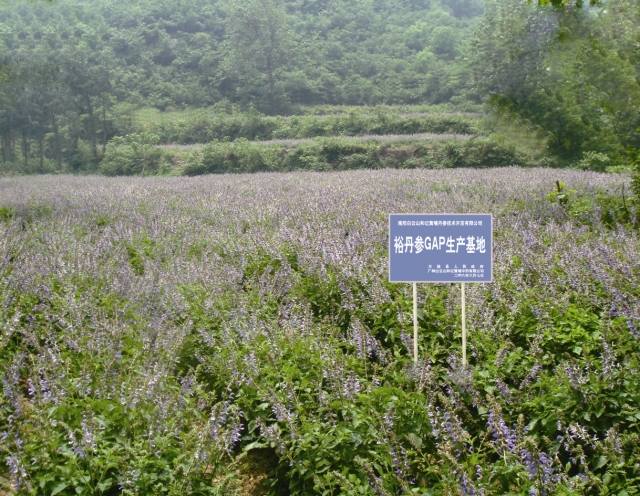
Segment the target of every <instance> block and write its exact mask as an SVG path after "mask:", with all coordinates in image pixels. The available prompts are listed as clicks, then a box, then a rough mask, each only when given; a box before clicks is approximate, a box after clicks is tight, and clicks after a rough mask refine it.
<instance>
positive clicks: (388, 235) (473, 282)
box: [387, 212, 494, 284]
mask: <svg viewBox="0 0 640 496" xmlns="http://www.w3.org/2000/svg"><path fill="white" fill-rule="evenodd" d="M392 215H432V216H435V215H443V216H444V215H448V216H453V215H457V216H465V215H488V216H489V217H490V218H491V279H490V280H489V281H422V280H420V281H392V280H391V253H390V251H389V247H390V246H391V245H390V243H391V216H392ZM387 239H388V241H387V253H388V255H387V258H388V260H387V281H388V282H390V283H392V284H395V283H398V284H400V283H408V284H411V283H414V282H415V283H421V284H461V283H466V282H468V283H471V284H491V283H493V267H494V265H493V251H494V250H493V214H487V213H476V212H468V213H464V214H461V213H455V214H448V213H433V214H431V213H425V212H422V213H409V212H404V213H391V214H389V216H388V217H387Z"/></svg>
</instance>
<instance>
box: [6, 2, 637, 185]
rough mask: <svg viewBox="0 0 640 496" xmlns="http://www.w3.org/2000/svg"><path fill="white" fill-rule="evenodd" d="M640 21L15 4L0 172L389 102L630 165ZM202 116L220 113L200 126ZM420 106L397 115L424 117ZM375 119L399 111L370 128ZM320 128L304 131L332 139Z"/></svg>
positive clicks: (411, 7) (578, 14) (632, 10)
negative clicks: (173, 117) (470, 115)
mask: <svg viewBox="0 0 640 496" xmlns="http://www.w3.org/2000/svg"><path fill="white" fill-rule="evenodd" d="M543 3H544V2H543ZM638 26H640V9H639V8H638V5H637V4H636V3H635V2H634V1H632V0H620V1H616V2H612V3H611V4H609V2H604V3H600V4H599V5H598V6H595V7H588V6H581V7H576V6H575V5H574V6H573V7H571V8H568V9H565V8H563V9H554V8H552V7H549V8H539V7H538V6H537V5H533V4H532V3H531V2H529V3H527V2H522V1H520V0H509V1H505V2H497V1H495V0H491V1H483V0H403V1H393V2H392V1H390V0H358V1H354V2H339V1H335V0H286V1H279V0H250V1H246V2H237V1H233V0H195V1H186V0H183V1H178V2H176V1H173V0H172V1H169V0H145V1H141V2H124V1H121V0H97V1H88V0H87V1H85V0H58V1H56V2H20V3H17V4H16V3H8V2H7V3H3V4H2V5H0V28H1V29H0V59H1V66H0V67H1V73H0V78H1V82H0V145H1V155H0V159H1V161H2V168H3V169H4V170H5V171H20V172H61V171H71V172H82V171H94V170H97V167H98V166H99V163H100V162H101V161H103V159H104V158H105V155H106V156H107V158H109V154H110V149H109V147H108V146H107V145H108V144H109V142H110V140H112V139H113V138H116V141H115V142H114V143H113V146H111V150H113V151H114V153H115V156H116V157H121V156H122V155H123V153H122V150H121V149H118V146H119V145H122V143H123V142H122V137H124V136H127V135H133V138H126V139H125V142H126V143H129V145H128V146H130V143H131V142H132V141H133V142H134V144H136V145H138V144H139V145H140V146H138V147H137V148H136V150H137V151H136V152H135V153H134V154H137V155H140V154H141V153H143V152H141V151H140V150H148V148H149V146H152V147H153V146H155V145H157V144H159V143H163V144H169V143H193V142H196V141H197V140H198V137H200V138H201V139H204V143H209V142H211V141H216V140H219V139H226V140H234V139H237V138H246V139H249V140H251V139H256V137H258V138H259V137H264V138H265V139H271V138H282V137H284V138H293V137H298V135H299V133H296V134H291V133H289V134H285V135H282V133H280V134H278V133H275V134H273V133H272V134H269V133H264V132H263V131H262V130H261V128H260V129H258V130H256V129H255V125H256V122H257V121H260V122H258V123H257V125H258V127H260V126H263V125H264V121H265V119H266V120H268V117H267V116H269V115H291V114H303V115H304V114H309V113H311V114H314V113H318V112H316V111H314V110H313V107H310V106H318V105H342V106H344V105H351V106H355V107H354V109H355V110H353V109H352V113H356V114H357V113H360V114H361V113H362V109H363V108H364V109H371V107H370V106H379V105H385V106H389V105H396V106H397V105H404V106H410V105H421V106H423V107H424V106H425V105H427V104H431V105H439V107H437V108H438V110H442V108H443V107H442V105H445V107H444V108H445V110H449V111H451V110H452V109H453V110H455V111H458V110H469V109H471V110H477V109H478V104H488V105H489V106H488V107H485V108H488V109H490V110H491V113H492V115H493V121H492V122H489V123H488V124H487V122H485V123H484V124H485V125H484V126H476V129H475V131H476V134H485V135H486V134H488V135H490V134H491V133H492V131H494V130H495V129H493V128H492V126H495V125H496V124H495V121H496V120H497V121H505V120H506V122H508V123H509V126H511V127H512V128H522V127H523V126H524V127H526V129H527V130H528V132H529V133H530V134H531V135H535V136H536V137H537V138H538V140H537V141H536V142H535V144H534V146H536V147H538V148H544V152H545V154H546V157H545V160H546V162H545V161H544V160H542V161H540V160H537V162H535V163H536V165H540V164H541V163H542V164H554V165H557V164H560V165H562V164H580V165H581V166H582V167H587V168H596V169H604V168H606V167H607V166H616V165H624V164H629V163H633V162H634V161H635V160H636V159H637V157H636V155H637V147H638V145H639V144H640V135H639V134H638V128H639V127H640V112H639V111H638V109H639V108H640V84H639V77H640V76H639V75H640V55H639V51H638V48H637V46H638V42H639V41H638V40H640V29H639V28H638ZM366 106H369V107H366ZM309 108H311V109H312V110H311V111H309ZM198 109H200V111H201V110H202V109H207V112H206V115H204V116H203V114H202V112H201V113H200V114H199V115H197V116H196V117H193V116H194V115H195V114H196V113H197V112H198ZM423 110H424V108H419V109H418V112H416V111H415V109H412V108H406V107H405V108H404V109H402V110H398V109H397V108H395V109H393V112H391V113H393V114H394V115H395V114H400V115H404V116H405V117H407V114H409V117H411V118H415V117H416V115H415V114H421V113H422V112H421V111H423ZM153 111H160V112H161V113H163V112H164V111H173V112H176V111H181V112H182V116H187V118H186V120H187V121H189V122H188V123H187V124H186V129H185V126H182V128H181V129H179V130H176V129H173V130H170V131H167V128H166V125H165V127H158V126H154V125H148V124H149V122H143V123H141V122H140V121H141V120H140V118H139V116H140V115H141V114H140V112H143V115H146V114H144V112H147V114H148V112H153ZM336 112H338V111H337V110H336V109H335V107H334V108H331V107H330V108H329V109H328V110H326V112H324V113H325V114H326V113H328V114H330V115H329V117H331V114H333V113H336ZM374 112H377V114H380V113H383V114H384V113H389V112H390V110H389V108H388V107H386V108H377V110H376V108H374V110H373V111H369V110H367V111H365V112H364V114H365V115H364V116H363V115H359V117H360V118H361V120H366V119H368V118H369V116H370V115H371V114H372V113H374ZM319 113H323V112H319ZM229 116H232V120H233V123H232V124H233V126H236V127H235V128H234V130H232V131H229V130H228V128H229V127H230V125H229V124H228V122H227V121H228V119H227V121H225V122H223V123H222V124H220V120H221V119H223V120H224V118H229ZM322 117H323V118H325V120H326V117H327V116H322ZM356 117H358V115H357V116H356ZM418 117H420V115H418ZM260 119H262V120H260ZM212 120H213V121H215V122H213V123H212V122H211V121H212ZM317 120H322V119H316V120H315V121H314V122H311V123H309V122H308V121H305V123H304V124H305V125H307V127H318V124H317V122H316V121H317ZM238 122H240V124H238ZM151 124H153V122H152V123H151ZM164 124H166V119H165V120H164ZM172 124H173V125H174V127H175V126H176V125H177V124H176V123H175V122H174V123H172ZM332 126H333V127H334V128H339V129H343V128H344V127H345V125H343V123H341V122H338V123H333V124H332ZM203 127H208V128H209V131H208V132H204V133H202V132H200V130H201V128H203ZM212 127H213V128H215V129H211V128H212ZM220 127H222V128H223V129H222V130H221V129H220ZM231 127H232V126H231ZM289 127H291V126H289ZM330 127H331V126H330ZM405 127H409V128H411V130H412V131H411V132H430V131H431V129H432V126H431V125H430V124H423V125H417V126H413V125H411V126H405ZM440 127H442V126H440ZM444 129H445V131H452V132H455V131H456V130H457V128H455V127H454V128H451V127H448V128H447V127H446V126H445V127H444ZM199 132H200V134H198V133H199ZM379 132H380V133H394V132H395V131H394V129H393V128H392V127H389V128H385V127H384V126H382V127H381V128H380V129H379ZM367 133H368V129H366V126H365V127H361V128H357V129H353V130H352V134H367ZM178 134H180V135H181V139H179V140H175V139H168V138H167V136H168V137H170V138H174V137H175V136H176V135H178ZM343 134H348V133H347V132H346V131H344V132H343V131H341V132H338V133H336V135H343ZM325 135H327V132H326V131H323V132H320V133H318V134H317V136H325ZM519 144H520V143H518V142H516V143H515V144H514V143H507V145H508V146H510V147H511V148H512V149H510V150H508V151H506V152H505V151H504V150H502V151H501V152H500V153H499V155H500V157H501V160H502V159H503V158H504V156H505V154H506V155H507V156H515V155H517V150H513V147H514V146H515V147H517V146H518V145H519ZM494 145H495V144H492V146H493V147H494V148H495V146H494ZM503 145H504V143H503ZM451 146H454V147H455V146H456V145H451ZM145 147H146V148H145ZM492 149H493V148H492ZM144 153H147V152H144ZM452 153H453V154H459V153H464V151H462V152H459V151H458V150H454V151H453V152H450V153H449V155H451V154H452ZM112 155H113V154H112ZM147 155H148V153H147ZM485 155H486V154H485ZM521 155H522V154H521ZM112 158H113V157H112ZM138 158H140V157H138ZM418 158H419V159H422V158H424V157H422V156H421V157H418ZM538 158H539V157H538ZM141 160H142V161H144V160H147V161H149V160H148V157H146V155H145V157H143V158H142V159H140V160H138V161H141ZM176 161H177V162H180V159H175V157H168V158H167V157H159V158H158V157H155V158H153V157H152V158H151V159H150V162H151V166H150V167H146V166H144V165H143V166H137V167H124V168H120V169H118V170H121V172H122V173H138V172H140V171H141V170H146V171H148V172H159V171H166V170H169V169H171V168H172V166H168V167H163V166H162V163H164V162H166V163H170V164H175V163H176ZM378 162H379V161H378ZM529 162H530V161H529V160H526V159H522V160H520V161H516V162H515V163H520V164H527V163H529ZM440 165H443V164H440ZM445 165H446V164H445ZM486 165H497V163H491V162H489V163H487V164H486ZM330 166H331V165H330ZM296 167H298V168H304V165H303V164H297V165H296ZM106 170H112V169H109V167H106Z"/></svg>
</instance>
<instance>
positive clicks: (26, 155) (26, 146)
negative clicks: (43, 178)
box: [22, 129, 29, 169]
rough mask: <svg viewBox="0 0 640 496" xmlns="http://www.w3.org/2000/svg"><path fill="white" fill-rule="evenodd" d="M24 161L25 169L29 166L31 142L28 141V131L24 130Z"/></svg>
mask: <svg viewBox="0 0 640 496" xmlns="http://www.w3.org/2000/svg"><path fill="white" fill-rule="evenodd" d="M22 160H23V163H24V167H25V169H26V168H27V167H28V166H29V141H28V139H27V131H26V130H24V129H23V130H22Z"/></svg>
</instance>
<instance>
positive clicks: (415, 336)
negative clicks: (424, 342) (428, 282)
mask: <svg viewBox="0 0 640 496" xmlns="http://www.w3.org/2000/svg"><path fill="white" fill-rule="evenodd" d="M413 363H418V284H417V283H415V282H414V283H413Z"/></svg>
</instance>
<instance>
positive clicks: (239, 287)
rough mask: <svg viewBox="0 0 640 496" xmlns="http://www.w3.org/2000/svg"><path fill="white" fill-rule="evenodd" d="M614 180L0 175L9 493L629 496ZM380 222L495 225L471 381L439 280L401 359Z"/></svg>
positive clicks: (624, 325) (629, 271) (520, 172)
mask: <svg viewBox="0 0 640 496" xmlns="http://www.w3.org/2000/svg"><path fill="white" fill-rule="evenodd" d="M628 183H629V178H628V176H625V175H614V174H606V175H605V174H598V173H593V172H583V171H571V170H552V169H521V168H501V169H485V170H471V169H454V170H424V169H422V170H403V171H399V170H379V171H365V170H360V171H350V172H331V173H312V172H299V173H290V174H253V175H216V176H199V177H193V178H183V177H181V178H177V177H176V178H171V177H163V178H161V177H155V178H139V177H138V178H104V177H93V176H87V177H78V176H38V177H7V178H0V379H1V381H2V394H0V494H1V495H4V494H7V495H14V494H28V495H36V494H37V495H40V494H42V495H52V496H53V495H56V494H59V495H67V494H69V495H71V494H82V495H94V494H101V495H119V494H124V495H151V494H153V495H155V494H166V495H178V494H179V495H187V494H195V495H210V494H216V495H251V494H264V495H266V494H272V495H288V494H292V495H315V494H319V495H334V494H335V495H338V494H348V495H400V494H417V495H457V494H463V495H487V496H489V495H494V494H512V495H554V494H560V495H574V494H575V495H580V494H594V495H596V494H598V495H599V494H605V495H606V494H618V495H633V494H640V448H639V447H638V446H640V371H639V367H640V237H639V232H640V231H639V230H638V228H637V226H638V218H637V214H638V205H637V203H638V202H639V201H640V200H638V199H634V198H633V197H632V195H631V194H630V193H629V184H628ZM625 191H626V193H625ZM634 202H635V203H634ZM391 212H433V213H437V212H449V213H456V212H460V213H464V212H486V213H492V214H493V215H494V219H495V220H494V229H495V231H494V283H492V284H470V285H468V286H467V290H466V293H467V305H466V306H467V328H468V330H469V338H468V356H469V362H470V363H469V366H468V367H467V368H463V367H462V366H461V348H460V338H461V333H460V324H461V323H460V306H459V305H460V288H459V286H458V285H447V284H435V285H420V286H419V295H418V297H419V326H420V340H419V345H420V360H419V362H418V364H417V365H414V364H413V361H412V357H411V350H412V341H411V339H412V338H411V336H412V314H411V309H412V299H411V287H410V285H408V284H390V283H389V282H388V281H387V277H388V275H387V215H388V214H389V213H391Z"/></svg>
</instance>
